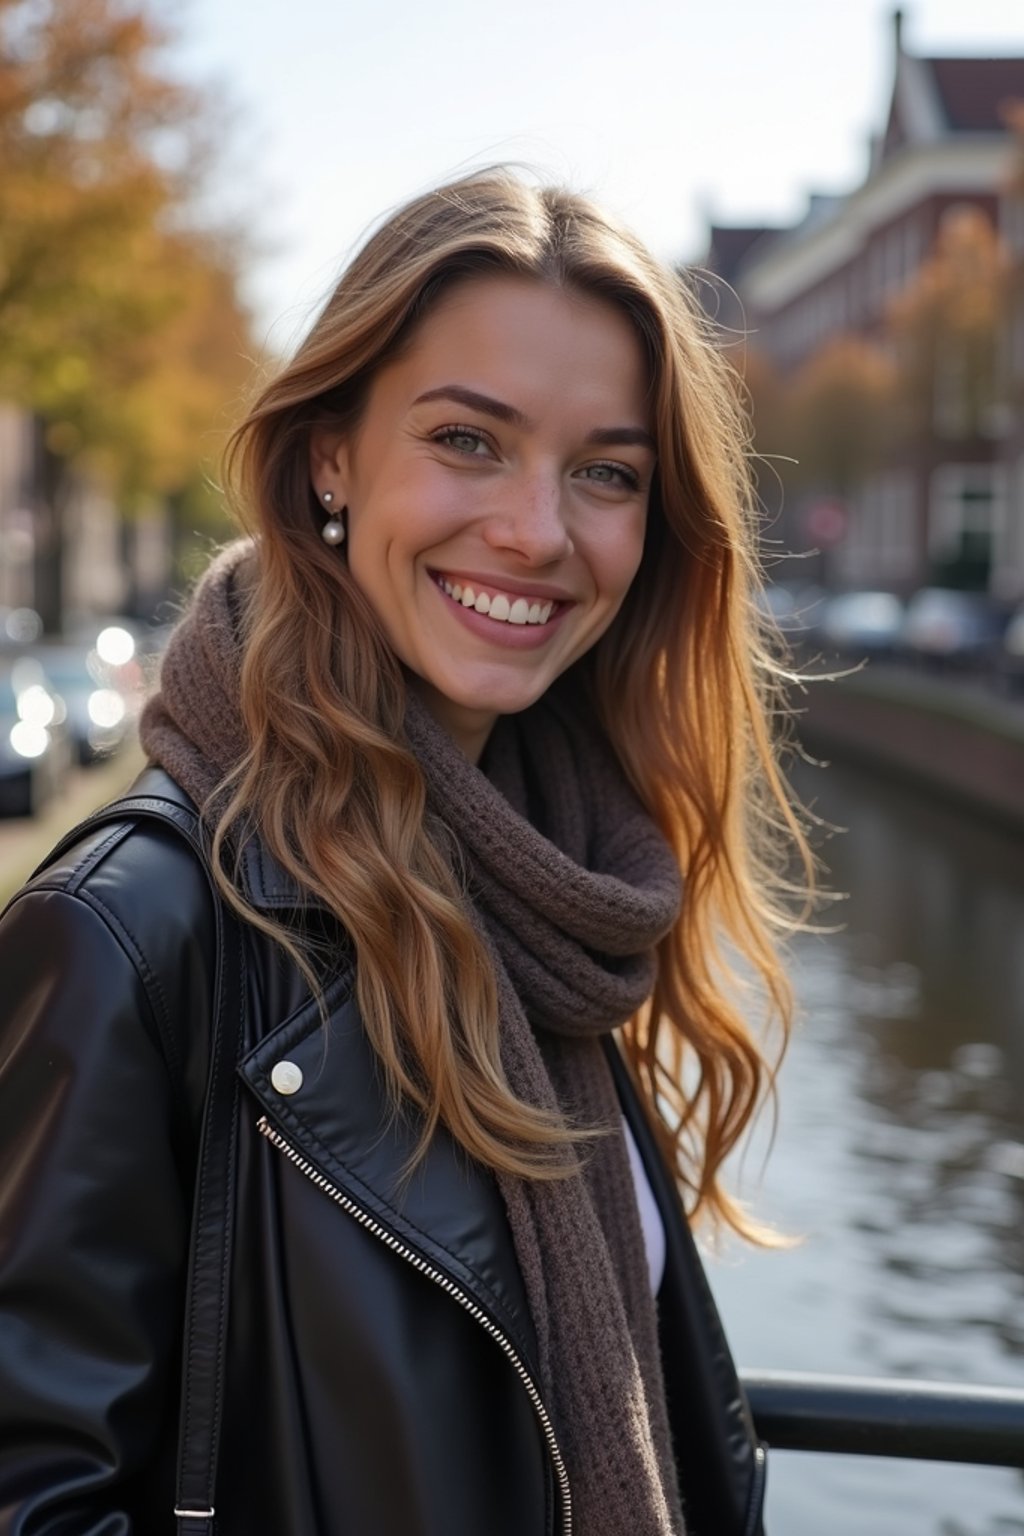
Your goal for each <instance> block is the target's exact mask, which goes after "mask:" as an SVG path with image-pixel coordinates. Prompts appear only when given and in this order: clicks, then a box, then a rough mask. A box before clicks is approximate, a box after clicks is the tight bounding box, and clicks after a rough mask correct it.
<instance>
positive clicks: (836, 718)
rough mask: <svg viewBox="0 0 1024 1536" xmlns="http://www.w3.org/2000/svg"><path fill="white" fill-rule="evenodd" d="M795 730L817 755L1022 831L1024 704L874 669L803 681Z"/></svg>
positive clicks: (980, 689) (931, 678)
mask: <svg viewBox="0 0 1024 1536" xmlns="http://www.w3.org/2000/svg"><path fill="white" fill-rule="evenodd" d="M795 703H796V707H797V709H798V711H799V717H798V725H797V732H798V735H799V737H800V739H801V741H802V742H803V743H804V745H805V746H806V747H807V748H808V750H809V751H810V752H811V753H812V754H814V755H816V756H826V757H831V758H834V759H836V760H837V761H843V760H849V761H856V762H860V763H863V764H865V765H868V766H874V767H878V768H882V769H883V770H885V771H886V772H888V773H891V774H893V775H896V776H899V777H901V778H903V779H908V780H910V781H912V782H915V783H917V784H919V785H921V786H922V787H923V788H925V789H928V790H930V791H932V792H934V793H936V794H940V795H943V796H945V797H946V798H948V799H952V800H955V801H957V802H959V803H960V804H961V805H963V806H965V807H968V808H970V809H972V810H974V811H976V812H980V813H982V814H984V815H986V816H989V817H993V818H995V819H997V820H998V821H1000V822H1002V823H1003V824H1004V825H1010V826H1013V827H1015V828H1017V829H1018V830H1019V831H1021V832H1024V700H1022V699H1020V698H1019V697H1018V698H1006V697H1002V696H1000V695H998V694H995V693H992V692H990V691H988V690H987V689H986V688H985V687H984V686H983V685H982V684H980V683H978V682H975V681H973V680H969V679H964V678H957V677H947V676H935V675H930V674H927V673H922V672H917V671H913V670H911V669H910V668H906V667H897V666H889V665H884V664H874V665H868V666H865V667H863V668H862V669H861V670H860V671H857V672H854V673H852V674H850V675H848V676H845V677H841V678H836V679H835V680H831V679H829V680H820V681H817V682H812V683H808V684H807V687H806V692H805V693H802V694H800V695H799V696H798V697H797V699H796V700H795Z"/></svg>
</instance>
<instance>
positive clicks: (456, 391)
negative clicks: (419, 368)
mask: <svg viewBox="0 0 1024 1536" xmlns="http://www.w3.org/2000/svg"><path fill="white" fill-rule="evenodd" d="M428 400H453V401H454V402H455V404H456V405H468V406H469V408H470V410H472V411H481V412H482V413H483V414H484V415H485V416H494V417H496V418H497V420H498V421H507V422H510V423H511V424H512V426H514V427H522V428H523V429H524V430H526V431H529V430H530V428H531V427H532V426H533V422H532V421H531V420H530V418H529V417H528V416H524V414H523V412H522V411H520V410H517V409H516V407H515V406H514V405H506V404H505V403H504V401H503V400H494V399H492V398H491V396H490V395H482V394H480V392H479V391H478V390H475V389H467V388H466V387H465V385H463V384H442V385H441V387H440V389H428V390H427V392H426V394H425V395H418V396H417V397H416V399H415V400H414V401H413V405H424V404H425V403H426V402H427V401H428Z"/></svg>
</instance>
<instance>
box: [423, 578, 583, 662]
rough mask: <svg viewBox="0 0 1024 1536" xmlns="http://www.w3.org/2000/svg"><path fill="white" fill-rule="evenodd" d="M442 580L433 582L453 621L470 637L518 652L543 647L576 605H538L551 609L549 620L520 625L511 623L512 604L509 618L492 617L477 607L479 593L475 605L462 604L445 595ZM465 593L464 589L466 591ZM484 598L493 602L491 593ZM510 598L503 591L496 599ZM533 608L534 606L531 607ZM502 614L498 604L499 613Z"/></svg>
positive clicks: (520, 623)
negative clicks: (490, 596)
mask: <svg viewBox="0 0 1024 1536" xmlns="http://www.w3.org/2000/svg"><path fill="white" fill-rule="evenodd" d="M442 580H447V578H442V577H441V576H438V575H435V576H434V578H433V583H434V586H435V587H436V588H437V592H438V596H439V597H440V598H441V601H442V602H443V603H444V604H445V607H446V608H447V610H448V611H449V613H450V614H451V616H452V617H453V618H454V619H456V620H457V621H458V622H460V623H461V624H462V625H463V626H464V627H465V628H466V629H468V630H469V631H470V633H471V634H474V635H478V636H480V638H481V639H484V640H489V641H490V642H491V643H492V644H494V645H500V646H508V647H511V648H513V649H515V650H532V649H533V648H534V647H536V646H540V645H544V644H545V643H546V642H547V641H548V640H549V639H550V637H551V635H552V634H553V633H554V631H555V629H556V628H557V627H558V626H559V625H560V623H561V621H562V619H563V618H564V617H565V615H566V614H567V613H568V612H569V609H570V608H571V607H572V606H573V605H572V604H571V603H555V602H550V603H544V604H540V603H539V602H538V604H537V606H538V607H539V608H540V609H541V611H542V612H543V610H545V609H547V610H548V614H547V618H546V619H543V621H541V620H540V619H538V620H535V621H534V622H533V623H531V622H529V619H527V620H526V621H525V622H523V621H521V620H520V622H513V621H511V612H512V605H511V603H510V604H509V617H508V618H504V619H502V618H491V617H490V615H489V613H487V612H484V611H483V610H482V609H480V608H478V607H477V606H476V603H477V601H478V600H479V596H480V594H477V593H476V592H475V590H474V601H473V603H472V604H469V605H467V604H465V603H464V602H463V601H462V597H461V596H460V597H459V598H456V597H454V596H453V595H452V593H449V592H446V591H445V589H444V587H443V586H442V584H441V583H442ZM459 585H461V583H459ZM469 585H471V584H469ZM464 592H465V588H463V593H464ZM483 595H484V596H485V597H486V598H488V606H489V605H490V599H489V596H488V594H486V593H484V594H483ZM508 596H509V594H504V593H500V592H498V593H496V594H495V597H496V598H501V597H504V598H505V599H506V601H507V600H508ZM519 600H520V599H518V598H517V599H515V601H519ZM522 601H524V602H525V601H526V599H522ZM531 606H533V605H532V604H531ZM502 611H503V610H502V608H501V606H500V604H499V613H500V612H502Z"/></svg>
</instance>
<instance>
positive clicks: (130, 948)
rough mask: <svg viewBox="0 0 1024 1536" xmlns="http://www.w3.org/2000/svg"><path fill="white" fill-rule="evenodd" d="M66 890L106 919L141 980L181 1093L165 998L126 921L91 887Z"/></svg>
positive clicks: (180, 1070)
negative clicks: (85, 889)
mask: <svg viewBox="0 0 1024 1536" xmlns="http://www.w3.org/2000/svg"><path fill="white" fill-rule="evenodd" d="M69 894H73V899H74V900H76V901H81V902H82V903H83V904H84V905H85V906H87V907H90V908H92V910H93V911H94V912H95V913H96V914H97V916H98V917H100V918H101V919H102V921H103V922H105V923H106V925H107V927H108V928H109V929H110V931H111V933H112V934H113V936H114V937H115V938H116V939H117V941H118V943H119V944H120V946H121V948H122V949H123V950H124V952H125V954H126V955H127V957H128V959H129V960H131V962H132V965H133V966H134V968H135V971H136V973H137V974H138V977H139V980H140V981H141V983H142V990H143V993H144V995H145V998H146V1001H147V1003H148V1004H149V1011H150V1015H151V1017H152V1021H153V1026H154V1028H153V1033H154V1034H155V1036H156V1043H157V1044H158V1045H159V1047H160V1055H161V1058H162V1059H163V1062H164V1065H165V1067H166V1068H167V1072H168V1075H169V1077H170V1078H171V1082H172V1084H173V1086H174V1088H175V1090H176V1091H177V1092H178V1093H183V1092H184V1069H183V1067H182V1062H181V1056H180V1053H179V1051H178V1042H177V1040H176V1039H175V1037H174V1031H173V1029H172V1027H171V1015H170V1009H169V1008H168V1006H167V999H166V997H165V996H164V990H163V987H162V986H161V985H160V980H159V978H158V977H157V975H156V974H155V972H154V971H153V970H152V968H151V967H150V965H149V962H148V961H147V959H146V956H145V955H144V954H143V952H142V948H141V946H140V944H139V941H138V939H137V938H136V937H135V935H134V934H133V933H132V932H131V930H130V929H129V928H128V927H127V925H126V924H125V923H124V922H122V920H121V918H119V917H118V915H117V913H116V912H114V911H112V910H111V908H110V907H108V906H107V904H106V902H105V901H103V900H102V899H101V898H100V897H99V896H97V895H96V893H95V892H94V891H82V890H79V891H76V892H74V893H69Z"/></svg>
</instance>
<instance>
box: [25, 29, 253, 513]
mask: <svg viewBox="0 0 1024 1536" xmlns="http://www.w3.org/2000/svg"><path fill="white" fill-rule="evenodd" d="M168 41H169V40H168V38H167V36H166V35H165V33H164V31H163V30H162V28H161V26H159V25H158V24H157V23H156V21H155V20H154V19H153V17H152V16H151V15H150V14H149V12H148V11H147V10H146V9H145V8H144V6H143V5H141V4H139V3H131V0H0V334H2V336H3V347H2V348H0V399H3V400H6V401H8V402H13V403H15V404H17V405H21V406H23V407H25V408H27V409H29V410H31V411H33V412H35V413H37V414H38V415H39V416H41V417H42V418H43V420H44V421H45V422H46V423H47V428H46V432H45V442H46V445H47V447H48V448H49V449H50V450H51V452H52V454H53V455H54V456H55V457H56V458H57V459H58V460H60V461H62V462H64V463H65V464H67V465H68V466H75V467H82V466H85V467H87V468H88V470H89V472H90V473H92V474H96V475H100V476H102V478H103V479H104V481H105V482H106V483H108V484H109V485H110V487H111V488H112V489H113V491H114V492H115V494H116V495H117V496H118V499H119V502H120V504H121V505H123V506H124V507H125V508H127V509H130V507H131V505H132V503H133V502H134V501H137V500H141V499H144V498H146V497H147V496H152V495H154V494H157V495H166V494H171V495H174V496H179V497H180V496H182V495H187V494H190V493H192V492H194V491H195V489H196V488H197V487H200V486H202V484H203V482H204V471H205V470H206V469H208V468H209V467H210V466H211V465H212V464H214V463H215V461H216V456H217V455H216V450H217V446H218V438H219V435H220V434H221V433H222V432H223V431H224V430H225V429H226V427H227V425H228V416H229V414H230V412H231V410H232V408H233V405H234V402H235V399H236V397H237V393H238V390H239V388H240V385H241V382H242V380H243V378H244V377H245V375H246V373H247V371H248V366H249V365H248V363H247V361H246V356H247V354H249V353H251V350H252V348H251V339H250V322H249V317H248V315H247V313H246V310H245V307H244V305H243V303H242V302H241V300H240V298H239V294H238V274H239V262H240V259H241V256H242V255H243V254H244V242H243V241H242V240H241V239H240V236H239V231H237V230H233V229H226V228H224V227H223V226H222V227H212V226H211V224H210V222H209V220H208V219H207V218H204V217H203V215H202V214H201V211H200V210H201V208H202V206H203V194H204V191H205V188H206V185H207V181H208V172H209V168H210V156H211V149H210V146H211V144H212V143H213V142H214V141H215V139H216V137H217V134H218V131H219V125H218V123H217V121H216V117H215V114H214V113H213V110H212V108H211V104H210V102H209V100H208V99H206V98H205V97H204V96H203V95H202V94H201V93H200V92H198V91H196V90H194V89H192V88H190V87H188V86H186V85H184V84H183V83H182V82H180V81H179V80H177V79H175V77H174V75H173V72H172V70H171V69H170V67H169V65H168V62H167V60H168V49H167V45H168Z"/></svg>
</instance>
